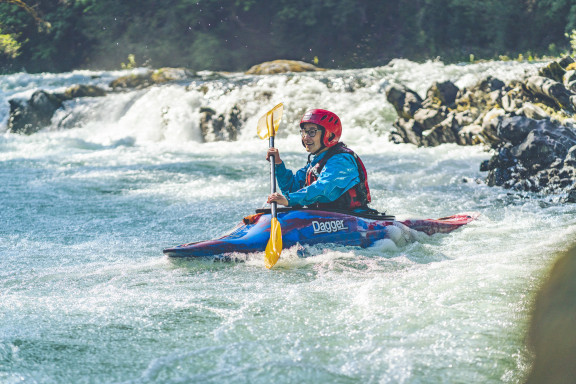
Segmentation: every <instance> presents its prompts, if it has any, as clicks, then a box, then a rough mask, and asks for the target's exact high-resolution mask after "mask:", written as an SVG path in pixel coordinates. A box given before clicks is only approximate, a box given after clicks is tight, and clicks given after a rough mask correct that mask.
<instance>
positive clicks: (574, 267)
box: [525, 247, 576, 384]
mask: <svg viewBox="0 0 576 384" xmlns="http://www.w3.org/2000/svg"><path fill="white" fill-rule="evenodd" d="M575 319H576V247H574V248H572V249H571V250H569V251H567V252H565V253H564V254H563V255H561V257H560V258H559V259H558V260H557V261H556V264H555V265H554V267H553V268H552V271H551V273H550V276H549V277H548V278H547V279H546V281H545V283H544V285H542V288H541V289H540V291H539V292H538V295H537V297H536V301H535V305H534V309H533V311H532V316H531V321H530V329H529V338H528V341H529V345H530V347H531V349H532V351H533V352H534V362H533V363H532V368H531V370H530V374H529V375H528V378H527V380H526V381H525V383H526V384H541V383H548V384H563V383H566V384H568V383H573V382H574V380H575V378H576V364H574V357H575V356H576V328H575V327H574V322H575Z"/></svg>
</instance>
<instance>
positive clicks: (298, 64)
mask: <svg viewBox="0 0 576 384" xmlns="http://www.w3.org/2000/svg"><path fill="white" fill-rule="evenodd" d="M324 70H325V69H323V68H318V67H316V66H315V65H313V64H310V63H305V62H303V61H296V60H274V61H267V62H264V63H261V64H257V65H254V66H252V67H251V68H250V69H249V70H248V71H246V74H248V75H273V74H276V73H286V72H315V71H324Z"/></svg>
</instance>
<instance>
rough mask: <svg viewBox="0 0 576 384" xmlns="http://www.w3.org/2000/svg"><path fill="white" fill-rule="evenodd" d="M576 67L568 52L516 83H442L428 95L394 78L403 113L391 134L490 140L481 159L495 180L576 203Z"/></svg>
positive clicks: (418, 140)
mask: <svg viewBox="0 0 576 384" xmlns="http://www.w3.org/2000/svg"><path fill="white" fill-rule="evenodd" d="M574 69H576V63H574V61H573V59H571V58H565V59H562V60H560V61H558V62H552V63H550V64H549V65H548V66H546V67H543V68H542V69H541V70H540V71H539V74H538V75H537V76H530V77H527V78H525V79H522V80H517V81H512V82H511V83H509V84H505V83H504V82H502V81H500V80H498V79H495V78H492V77H488V78H486V79H484V80H482V81H481V82H479V83H478V84H476V85H475V86H473V87H468V88H464V89H458V87H456V85H454V84H453V83H452V82H450V81H446V82H441V83H438V82H436V83H434V84H432V86H431V87H430V88H429V89H428V91H427V93H426V98H425V99H422V98H421V97H420V96H419V95H418V94H417V93H416V92H414V91H412V90H410V89H408V88H406V87H404V86H403V85H397V84H393V85H389V86H388V87H387V89H386V96H387V99H388V101H389V102H390V103H391V104H392V105H393V106H394V108H395V110H396V112H397V114H398V119H397V120H396V122H395V123H394V130H393V132H392V134H391V136H390V139H391V140H392V141H394V142H397V143H411V144H414V145H418V146H437V145H440V144H444V143H456V144H459V145H476V144H482V145H485V146H486V148H487V149H489V150H491V151H492V152H493V156H492V158H491V159H490V160H488V161H485V162H484V163H482V164H481V166H480V170H481V171H487V172H488V176H487V178H486V182H487V184H488V185H490V186H502V187H504V188H508V189H512V190H515V191H524V192H539V193H546V194H561V195H564V196H565V197H564V198H563V201H567V202H576V183H575V179H576V128H575V124H574V121H573V120H572V118H573V116H574V113H576V93H574V92H576V71H575V70H574Z"/></svg>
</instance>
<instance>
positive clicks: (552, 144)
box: [480, 116, 576, 193]
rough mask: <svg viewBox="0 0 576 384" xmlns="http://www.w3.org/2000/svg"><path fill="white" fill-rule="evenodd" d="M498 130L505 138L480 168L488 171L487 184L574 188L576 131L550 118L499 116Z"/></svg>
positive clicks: (554, 189) (535, 188)
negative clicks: (535, 118)
mask: <svg viewBox="0 0 576 384" xmlns="http://www.w3.org/2000/svg"><path fill="white" fill-rule="evenodd" d="M497 132H498V135H499V137H500V138H501V139H502V140H503V141H502V143H501V145H500V146H499V148H498V149H497V151H496V154H494V155H493V156H492V158H491V159H490V160H487V161H485V162H484V163H483V164H482V165H481V168H480V170H481V171H487V172H488V176H487V179H486V180H487V183H488V185H490V186H504V187H506V188H512V189H514V190H518V191H527V192H548V193H561V192H567V191H569V190H572V189H573V187H574V186H575V180H576V179H575V177H576V169H575V168H574V164H573V159H572V157H573V156H574V153H575V152H576V150H574V149H573V148H575V147H576V130H574V129H573V128H571V127H568V126H563V125H560V124H559V123H558V122H555V121H551V120H533V119H529V118H527V117H524V116H515V117H505V118H502V119H500V120H499V121H498V127H497Z"/></svg>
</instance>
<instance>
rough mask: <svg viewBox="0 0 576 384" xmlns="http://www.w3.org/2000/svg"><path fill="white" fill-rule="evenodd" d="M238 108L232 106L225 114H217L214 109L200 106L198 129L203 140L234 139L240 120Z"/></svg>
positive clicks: (236, 135)
mask: <svg viewBox="0 0 576 384" xmlns="http://www.w3.org/2000/svg"><path fill="white" fill-rule="evenodd" d="M240 115H241V113H240V108H238V106H236V105H235V106H234V107H232V110H230V111H229V113H227V114H223V113H221V114H218V113H217V112H216V111H215V110H214V109H212V108H208V107H203V108H200V130H201V132H202V137H203V139H204V141H206V142H210V141H235V140H236V138H237V137H238V132H239V131H240V128H241V125H242V120H241V118H240Z"/></svg>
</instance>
